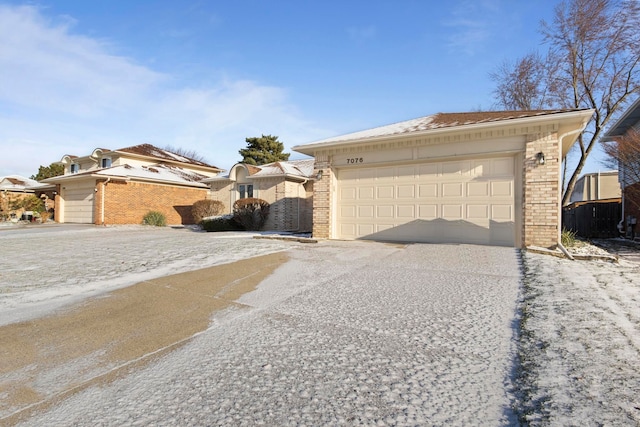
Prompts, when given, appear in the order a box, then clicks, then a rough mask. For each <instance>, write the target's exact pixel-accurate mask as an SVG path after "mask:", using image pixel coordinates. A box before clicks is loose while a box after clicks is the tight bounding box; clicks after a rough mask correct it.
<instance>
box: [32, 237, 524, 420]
mask: <svg viewBox="0 0 640 427" xmlns="http://www.w3.org/2000/svg"><path fill="white" fill-rule="evenodd" d="M290 256H291V257H292V260H291V261H290V262H288V263H286V264H285V265H284V266H282V267H281V268H279V269H278V270H276V272H275V273H274V274H273V275H272V276H270V277H269V278H268V279H266V280H265V281H264V282H263V283H262V284H261V285H260V286H259V287H258V290H257V291H256V292H254V293H250V294H248V295H245V296H244V297H242V298H241V300H240V302H243V303H245V304H247V308H245V309H235V310H233V311H227V312H224V313H221V314H220V315H218V316H216V317H215V318H214V319H213V322H212V324H211V326H210V328H209V329H208V330H207V331H205V332H204V333H202V334H200V335H198V336H197V337H194V338H193V340H192V341H191V342H190V343H188V344H187V345H185V346H184V347H182V348H180V349H179V350H176V351H174V352H172V353H170V354H168V355H167V356H165V357H162V358H161V359H159V360H158V361H157V362H155V363H153V364H151V365H149V366H147V367H146V368H144V369H141V370H139V371H137V372H134V373H132V374H131V375H129V376H127V377H125V378H122V379H120V380H117V381H115V382H113V383H111V384H109V385H104V386H102V387H90V388H88V389H86V390H84V391H82V392H79V393H78V394H76V395H75V396H73V397H71V398H69V399H67V400H66V401H64V402H62V403H61V404H59V405H57V406H56V407H55V408H53V409H52V410H50V411H48V412H45V413H43V414H39V415H37V416H35V417H33V418H32V419H31V420H29V421H28V422H26V423H25V425H34V426H35V425H56V426H65V425H92V426H107V425H114V426H115V425H158V426H169V425H278V426H287V425H494V426H495V425H512V424H514V423H515V422H516V416H515V414H514V412H513V411H512V409H511V404H512V401H513V393H512V390H511V386H510V385H511V381H510V378H511V367H512V363H511V362H512V360H513V358H514V356H515V353H514V351H515V346H514V342H513V328H512V326H513V324H512V321H513V318H514V316H515V311H516V301H517V296H518V288H519V282H520V270H519V263H518V254H517V251H516V250H514V249H511V248H490V247H482V246H465V245H409V246H407V247H403V246H396V245H384V244H379V243H365V242H324V243H321V244H318V245H298V246H296V247H295V248H292V250H291V251H290ZM89 408H90V409H89Z"/></svg>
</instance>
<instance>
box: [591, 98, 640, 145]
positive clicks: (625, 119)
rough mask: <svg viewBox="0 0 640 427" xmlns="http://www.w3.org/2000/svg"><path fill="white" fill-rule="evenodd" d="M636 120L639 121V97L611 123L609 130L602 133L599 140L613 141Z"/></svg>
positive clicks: (625, 131)
mask: <svg viewBox="0 0 640 427" xmlns="http://www.w3.org/2000/svg"><path fill="white" fill-rule="evenodd" d="M638 122H640V97H638V99H636V101H635V102H634V103H633V104H631V106H630V107H629V108H628V109H627V110H626V111H625V112H624V114H623V115H622V116H620V118H619V119H618V120H616V122H615V123H614V124H613V125H611V127H610V128H609V130H607V131H606V132H605V133H604V135H602V138H601V140H602V141H613V140H614V139H615V138H616V137H620V136H623V135H624V134H625V133H627V131H628V130H629V128H631V127H633V125H634V124H636V123H638Z"/></svg>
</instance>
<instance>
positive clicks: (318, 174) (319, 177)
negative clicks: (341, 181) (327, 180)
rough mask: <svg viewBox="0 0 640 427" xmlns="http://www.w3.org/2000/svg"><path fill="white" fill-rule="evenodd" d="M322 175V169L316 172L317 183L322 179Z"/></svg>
mask: <svg viewBox="0 0 640 427" xmlns="http://www.w3.org/2000/svg"><path fill="white" fill-rule="evenodd" d="M323 173H324V172H323V170H322V169H320V170H319V171H318V173H317V174H316V179H317V180H318V181H320V180H321V179H322V175H323Z"/></svg>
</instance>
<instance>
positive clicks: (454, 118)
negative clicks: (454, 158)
mask: <svg viewBox="0 0 640 427" xmlns="http://www.w3.org/2000/svg"><path fill="white" fill-rule="evenodd" d="M569 111H578V110H531V111H479V112H471V113H437V114H433V115H430V116H425V117H419V118H417V119H412V120H406V121H403V122H398V123H393V124H390V125H386V126H379V127H375V128H373V129H366V130H363V131H359V132H353V133H348V134H345V135H339V136H335V137H331V138H327V139H323V140H320V141H315V142H313V143H312V144H322V143H331V142H341V141H355V140H361V139H369V138H376V137H383V136H393V135H402V134H408V133H413V132H421V131H428V130H434V129H441V128H448V127H455V126H464V125H473V124H479V123H487V122H497V121H501V120H510V119H521V118H525V117H534V116H543V115H549V114H555V113H566V112H569ZM305 145H306V144H305Z"/></svg>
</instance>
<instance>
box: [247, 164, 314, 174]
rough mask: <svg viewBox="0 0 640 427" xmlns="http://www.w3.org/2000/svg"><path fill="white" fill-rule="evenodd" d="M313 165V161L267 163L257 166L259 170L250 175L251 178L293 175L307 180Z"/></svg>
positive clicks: (311, 172)
mask: <svg viewBox="0 0 640 427" xmlns="http://www.w3.org/2000/svg"><path fill="white" fill-rule="evenodd" d="M314 163H315V160H314V159H304V160H291V161H286V162H285V161H281V162H273V163H268V164H266V165H261V166H258V168H259V169H260V170H259V171H258V172H256V173H253V174H251V176H252V177H261V176H273V175H295V176H301V177H305V178H308V177H310V176H312V175H313V168H314Z"/></svg>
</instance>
